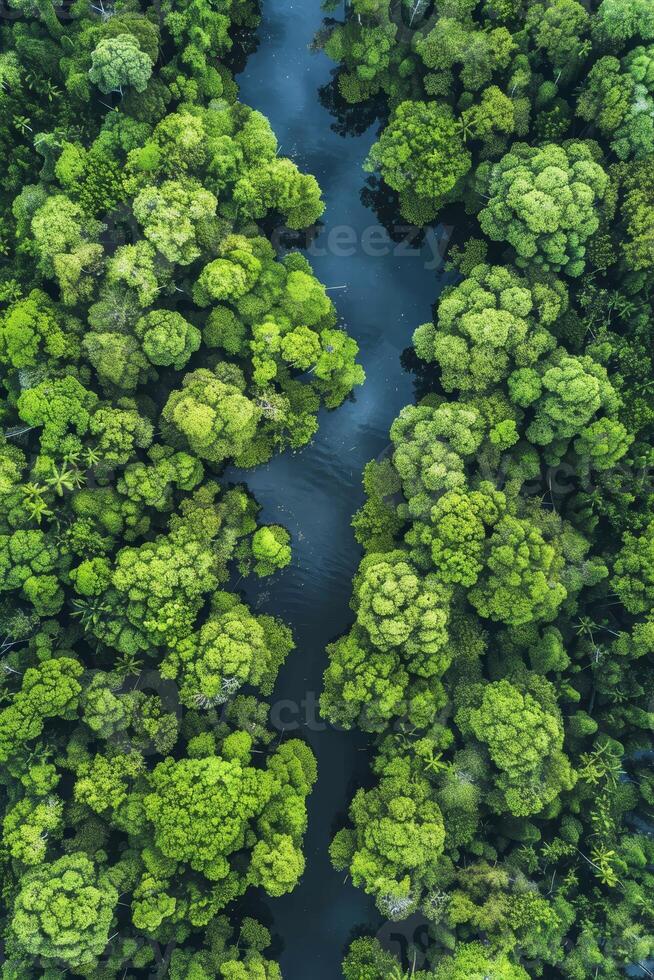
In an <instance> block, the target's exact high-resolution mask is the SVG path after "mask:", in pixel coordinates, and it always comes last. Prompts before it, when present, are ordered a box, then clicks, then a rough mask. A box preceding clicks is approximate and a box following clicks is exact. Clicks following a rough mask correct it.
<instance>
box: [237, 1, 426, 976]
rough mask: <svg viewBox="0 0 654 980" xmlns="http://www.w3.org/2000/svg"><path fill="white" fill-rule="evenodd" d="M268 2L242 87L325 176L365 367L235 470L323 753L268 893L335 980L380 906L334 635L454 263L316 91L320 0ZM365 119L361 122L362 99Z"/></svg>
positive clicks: (294, 676)
mask: <svg viewBox="0 0 654 980" xmlns="http://www.w3.org/2000/svg"><path fill="white" fill-rule="evenodd" d="M263 8H264V9H263V22H262V24H261V27H260V29H259V36H260V44H259V47H258V49H257V51H256V52H255V53H254V54H252V55H251V56H250V57H249V59H248V62H247V66H246V68H245V70H244V72H243V73H242V74H241V75H240V76H239V78H238V82H239V84H240V88H241V99H242V101H243V102H245V103H247V104H248V105H251V106H253V107H254V108H256V109H259V110H261V112H263V113H264V114H265V115H266V116H268V118H269V119H270V121H271V124H272V127H273V129H274V130H275V133H276V134H277V138H278V140H279V142H280V144H281V152H282V153H283V154H284V155H288V156H291V157H292V158H293V159H294V160H295V161H296V162H297V164H298V166H299V167H300V168H301V170H303V171H305V172H309V173H313V174H315V176H316V177H317V178H318V181H319V182H320V185H321V187H322V190H323V195H324V199H325V202H326V205H327V208H326V211H325V214H324V215H323V222H324V227H323V228H322V230H321V232H320V234H319V235H318V237H317V238H316V239H315V241H314V242H313V244H312V246H311V248H310V249H309V253H308V254H309V258H310V260H311V262H312V265H313V267H314V269H315V272H316V274H317V275H318V277H319V278H320V279H321V280H322V281H323V282H324V283H325V284H326V286H327V287H328V288H329V289H330V296H331V297H332V299H333V300H334V303H335V304H336V307H337V309H338V312H339V315H340V317H341V320H342V322H343V323H344V324H345V325H346V326H347V329H348V331H349V333H350V334H351V335H352V336H354V337H355V338H356V340H357V341H358V343H359V345H360V348H361V354H360V360H361V362H362V363H363V365H364V368H365V371H366V375H367V380H366V383H365V385H364V386H363V387H362V388H359V389H358V390H357V392H356V395H355V398H354V399H353V400H352V401H349V402H346V403H345V404H344V405H343V406H341V407H340V408H339V409H337V410H336V411H333V412H323V413H322V415H321V418H320V430H319V432H318V434H317V435H316V437H315V439H314V441H313V442H312V443H311V445H309V446H307V447H306V448H305V449H304V450H302V451H300V452H297V453H285V454H284V455H281V456H278V457H276V458H275V459H274V460H272V461H271V462H270V463H269V464H268V465H267V466H262V467H259V468H258V469H256V470H254V471H247V472H241V471H238V470H234V469H232V470H230V471H228V473H227V474H226V475H227V477H228V478H230V479H232V480H239V481H240V480H243V482H245V483H247V485H248V486H249V487H250V489H251V490H252V491H253V493H254V494H255V496H256V498H257V500H258V501H259V502H260V503H261V504H262V507H263V510H262V515H261V519H262V520H264V521H267V522H279V523H283V524H284V525H285V526H286V527H287V528H288V530H289V531H290V533H291V535H292V538H293V562H292V564H291V566H289V568H287V569H286V570H285V571H284V572H282V573H281V574H278V575H276V576H275V577H274V578H273V580H272V581H271V582H266V581H265V580H264V582H263V583H262V584H261V585H260V586H259V588H257V584H256V583H254V584H252V585H251V586H249V587H248V589H247V590H246V591H247V595H248V599H249V601H250V603H251V604H252V606H253V607H254V608H256V609H257V610H258V611H260V612H270V613H275V614H277V615H280V616H282V617H283V618H284V619H285V620H286V622H288V623H290V624H291V626H292V627H293V630H294V633H295V636H296V641H297V649H296V651H295V652H294V653H293V654H292V656H291V657H290V658H289V660H288V662H287V663H286V665H285V666H284V668H283V669H282V671H281V673H280V676H279V680H278V682H277V687H276V692H275V696H274V697H273V699H272V704H273V707H272V718H273V722H274V724H275V725H276V726H277V727H278V728H279V729H280V730H281V729H284V735H283V737H289V735H292V734H293V733H294V732H296V733H301V734H302V735H304V736H305V737H306V738H307V740H308V741H309V743H310V744H311V746H312V748H313V750H314V751H315V753H316V756H317V759H318V769H319V779H318V783H317V786H316V788H315V790H314V792H313V794H312V796H311V799H310V802H309V830H308V833H307V837H306V848H305V849H306V856H307V867H306V871H305V874H304V876H303V878H302V881H301V883H300V885H299V886H298V887H297V889H296V890H295V891H294V892H293V893H292V894H291V895H288V896H285V897H283V898H281V899H275V900H274V901H273V902H271V903H270V910H271V912H272V915H273V930H274V932H275V933H276V934H278V935H279V936H280V937H281V939H282V942H283V949H282V951H281V956H280V961H281V967H282V972H283V975H284V978H285V980H309V978H310V980H337V978H338V977H339V976H340V975H341V973H340V962H341V959H342V955H343V950H344V947H345V946H346V945H347V943H348V941H349V940H350V938H351V936H352V932H353V929H355V928H356V927H357V926H359V927H360V926H364V925H366V924H370V923H375V922H377V921H378V916H377V914H376V912H375V909H374V905H373V903H372V902H371V901H370V900H369V899H368V897H367V896H366V895H365V894H364V893H363V892H362V891H360V890H359V889H355V888H353V887H352V885H351V883H349V882H344V875H343V874H342V873H337V872H335V871H334V870H333V869H332V867H331V865H330V862H329V856H328V853H327V848H328V845H329V841H330V839H331V836H332V833H333V828H334V825H335V823H336V821H337V820H338V819H339V818H342V815H343V814H344V812H345V811H346V809H347V803H348V800H349V799H350V797H351V795H352V792H353V789H354V787H355V786H356V784H357V782H360V781H362V780H364V779H365V778H366V775H367V771H368V759H367V754H366V750H365V746H366V742H365V740H364V739H363V738H362V737H361V735H360V734H357V733H352V732H338V731H334V730H333V729H332V728H329V727H326V726H325V725H324V724H323V723H322V722H321V721H320V719H319V716H318V712H317V700H318V698H319V695H320V690H321V683H322V674H323V671H324V668H325V646H326V644H327V643H328V642H330V640H333V639H334V638H336V637H337V636H338V635H339V634H340V633H342V632H343V631H344V630H345V629H347V627H348V626H349V625H350V623H351V622H352V618H353V617H352V612H351V610H350V608H349V599H350V589H351V580H352V575H353V574H354V572H355V570H356V566H357V564H358V561H359V557H360V550H359V548H358V546H357V545H356V542H355V541H354V538H353V535H352V530H351V527H350V520H351V517H352V514H353V512H354V511H355V510H356V509H357V508H358V507H359V506H360V504H361V503H362V500H363V491H362V487H361V473H362V470H363V467H364V465H365V463H366V462H367V461H368V460H370V459H372V458H374V457H376V456H378V455H379V454H381V453H383V452H384V450H385V448H386V446H387V444H388V429H389V426H390V424H391V422H392V420H393V418H394V417H395V415H396V414H397V413H398V411H399V410H400V408H401V407H402V406H403V405H405V404H407V403H408V402H410V401H411V400H412V395H413V379H412V376H411V374H409V373H408V372H406V371H405V370H404V369H403V367H402V365H401V363H400V355H401V353H402V351H403V350H404V349H405V348H406V347H407V346H408V345H409V344H410V340H411V334H412V331H413V329H414V327H415V326H417V325H418V324H419V323H422V322H424V321H425V320H427V319H428V318H429V317H430V314H431V307H432V304H433V303H434V300H435V299H436V296H437V294H438V291H439V285H440V282H441V281H442V274H439V272H438V271H436V270H437V266H438V262H437V245H438V236H437V234H436V233H435V232H430V234H429V235H428V236H427V237H426V238H425V240H424V241H423V243H422V247H421V248H416V247H415V246H412V245H411V244H410V243H409V242H408V241H407V240H406V236H405V240H404V241H403V242H402V241H401V242H399V243H398V242H394V241H393V240H391V238H390V237H389V236H388V235H387V234H386V233H384V232H382V230H381V228H380V226H379V219H378V218H377V216H376V215H375V213H374V212H373V211H372V210H370V209H368V208H367V207H366V206H365V205H364V204H363V203H362V200H361V189H362V187H363V185H364V176H365V175H364V174H363V173H362V169H361V168H362V163H363V161H364V159H365V157H366V155H367V152H368V150H369V147H370V145H371V144H372V142H373V141H374V140H375V138H376V133H377V126H376V125H370V126H368V128H367V129H365V131H364V132H362V133H360V135H340V134H339V132H337V131H336V129H335V128H333V124H334V122H335V120H334V117H333V116H332V115H331V114H330V112H329V111H328V109H327V108H325V107H324V106H323V105H321V102H320V100H319V90H320V88H321V87H323V86H325V85H326V84H328V83H329V81H330V75H331V70H332V67H333V66H332V65H331V63H330V61H329V59H328V58H327V57H326V56H325V55H324V54H315V53H312V52H311V51H310V49H309V46H310V43H311V40H312V38H313V36H314V35H315V33H316V31H317V30H318V29H319V28H320V26H321V23H322V16H323V14H322V11H321V7H320V0H301V2H300V0H264V3H263ZM355 123H356V125H355V127H354V128H356V129H358V130H359V131H360V130H361V129H363V119H362V116H361V114H358V118H356V117H355ZM339 128H340V129H341V130H342V128H343V127H339ZM398 220H399V219H398Z"/></svg>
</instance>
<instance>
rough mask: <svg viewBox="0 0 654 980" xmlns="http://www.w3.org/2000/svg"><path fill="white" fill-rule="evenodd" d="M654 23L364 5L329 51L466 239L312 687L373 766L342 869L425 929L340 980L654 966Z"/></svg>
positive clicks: (408, 197)
mask: <svg viewBox="0 0 654 980" xmlns="http://www.w3.org/2000/svg"><path fill="white" fill-rule="evenodd" d="M653 15H654V8H652V6H651V4H647V3H640V2H639V0H601V2H598V3H593V4H590V5H588V4H581V3H578V2H576V0H551V2H546V3H545V2H543V3H535V4H533V3H532V4H530V3H526V2H522V0H517V2H511V3H504V2H499V0H498V2H495V0H490V2H488V3H475V2H474V0H470V2H468V0H460V2H449V0H436V2H435V3H434V4H429V5H427V4H421V3H416V4H413V3H412V4H404V5H397V4H393V3H390V2H388V0H380V2H376V3H370V2H368V0H353V2H352V3H351V4H350V5H348V10H347V12H346V17H345V20H344V22H342V23H341V22H339V21H337V20H333V21H331V22H330V23H329V24H328V25H327V26H326V28H325V31H324V33H323V34H322V35H321V36H320V37H319V39H318V42H319V43H320V44H322V46H323V47H324V48H325V50H326V51H327V53H328V54H329V55H330V56H331V57H332V58H333V59H334V60H336V61H338V62H339V67H338V71H337V75H336V80H335V87H337V88H338V90H339V93H340V96H341V97H342V98H343V99H344V100H345V101H346V102H348V103H359V102H365V101H366V100H370V110H371V111H372V110H373V109H374V110H376V109H378V108H379V106H380V105H382V106H384V109H385V108H387V109H388V112H387V113H386V112H385V111H383V112H382V127H381V134H380V136H379V138H378V141H377V143H375V145H374V146H373V148H372V151H371V153H370V157H369V160H368V164H367V166H368V167H370V168H372V169H374V170H376V171H378V173H379V175H380V178H381V181H382V182H383V183H382V186H385V188H386V190H387V192H388V193H387V195H386V197H385V205H387V204H388V202H393V201H395V203H396V205H397V207H398V208H399V209H400V211H401V214H402V215H403V217H404V218H406V219H408V220H409V221H412V222H414V223H415V224H417V225H423V224H426V223H428V222H430V221H431V220H432V219H434V218H437V217H442V218H443V220H444V221H445V223H447V224H449V225H452V226H453V227H454V232H453V242H452V247H451V249H450V253H449V264H448V269H449V271H450V272H451V273H452V276H451V278H450V279H448V280H447V283H448V284H447V285H446V287H445V288H444V289H443V291H442V293H441V295H440V297H439V298H438V302H437V303H436V306H435V310H434V317H433V321H432V322H429V323H425V324H422V325H421V326H419V327H418V328H417V330H416V331H415V334H414V338H413V346H414V352H415V357H416V358H417V361H418V362H420V361H421V362H423V365H424V367H423V370H421V372H420V376H419V383H418V385H417V391H418V395H417V404H416V405H411V406H407V407H406V408H404V409H403V410H402V411H401V412H400V414H399V416H398V417H397V418H396V420H395V422H394V423H393V425H392V427H391V440H392V451H391V452H390V454H389V455H388V456H387V457H385V458H384V459H383V460H382V461H377V462H374V463H370V464H369V465H368V467H366V471H365V474H364V488H365V491H366V502H365V504H364V506H363V508H362V509H361V510H360V511H359V513H358V514H357V515H355V517H354V520H353V525H354V529H355V534H356V536H357V540H358V541H359V542H360V543H361V545H362V546H363V548H364V557H363V560H362V562H361V565H360V568H359V571H358V573H357V575H356V576H355V579H354V585H353V597H352V606H353V609H354V611H355V614H356V623H355V625H354V627H353V628H352V629H351V630H350V631H349V632H348V633H346V634H345V635H344V636H343V637H341V638H339V639H337V640H336V641H335V642H333V643H332V644H331V645H330V646H329V647H328V654H329V665H328V667H327V670H326V672H325V687H324V692H323V695H322V708H323V711H324V713H325V714H326V715H327V716H328V717H330V718H331V719H332V720H334V721H335V722H337V723H339V724H341V725H345V726H346V727H351V726H354V725H356V726H358V727H359V728H361V729H362V730H364V731H366V732H369V733H370V734H371V738H372V748H373V750H374V755H373V761H372V773H371V776H370V778H369V780H368V781H367V782H366V784H365V788H362V789H359V790H358V791H356V793H355V795H354V798H353V801H352V804H351V807H350V812H349V816H348V819H347V820H346V821H344V825H343V824H342V825H341V829H339V830H337V832H336V835H335V837H334V839H333V843H332V849H331V856H332V861H333V863H334V865H335V867H336V868H337V869H348V870H349V873H350V874H351V875H352V879H353V881H354V883H355V884H358V885H359V886H360V887H362V888H364V889H365V890H366V891H367V892H369V893H370V894H372V895H374V896H375V899H376V902H377V906H378V908H379V910H380V912H381V913H382V915H383V916H384V917H385V918H386V919H390V920H391V921H394V920H398V919H407V926H406V929H407V931H406V934H407V935H408V936H409V937H410V936H411V932H412V930H413V928H414V924H415V922H416V921H417V922H419V923H421V924H422V925H421V930H420V939H419V940H418V939H417V938H415V937H417V935H418V930H417V929H416V931H415V932H414V933H413V935H414V938H415V945H412V942H411V939H410V938H409V942H408V947H407V948H406V949H403V950H402V956H401V959H402V962H401V963H398V960H397V959H396V956H395V955H394V954H391V953H390V952H388V951H387V949H386V948H385V947H384V945H383V944H382V943H380V942H378V941H377V940H376V939H373V938H371V937H367V936H364V937H361V938H357V939H355V940H354V942H353V943H352V945H351V946H350V949H349V951H348V952H347V955H346V957H345V960H344V963H343V972H344V975H345V977H346V978H347V980H378V978H379V980H381V978H386V977H391V976H398V977H399V976H407V977H408V976H415V977H420V978H424V980H432V978H434V980H436V978H437V980H444V978H457V980H458V978H461V980H464V978H465V980H469V978H479V980H482V978H487V977H494V978H495V977H497V978H500V977H501V978H503V980H504V978H506V980H509V978H510V980H517V978H519V977H520V978H526V977H527V976H534V977H540V976H543V977H548V978H550V977H551V978H560V980H586V978H589V977H597V978H604V980H618V978H619V977H621V976H623V975H624V974H625V968H626V967H627V966H631V967H632V972H634V973H635V972H639V970H640V971H642V972H643V974H645V973H647V971H648V968H649V963H650V961H651V958H652V956H653V955H654V929H653V926H652V921H651V917H650V916H649V915H648V914H647V913H646V912H645V913H644V914H643V909H644V908H646V907H648V905H649V904H650V900H651V896H652V886H653V879H652V874H651V865H649V863H648V862H649V861H650V860H651V854H652V842H651V835H650V828H651V822H652V804H653V801H654V797H653V795H652V791H651V785H652V775H651V729H652V703H651V694H650V688H651V682H652V670H653V661H652V655H653V652H654V643H653V639H652V602H653V600H654V589H653V584H652V583H653V582H654V579H653V577H652V568H653V567H654V565H653V562H652V559H653V556H654V552H653V550H652V541H653V527H654V524H653V522H652V505H651V499H652V497H651V487H650V481H649V476H648V474H649V469H650V461H651V442H652V437H653V435H654V428H653V422H654V413H653V410H652V398H651V373H652V358H651V347H652V324H653V323H654V314H653V310H652V301H651V292H652V290H651V286H652V284H651V271H652V268H653V266H652V228H653V227H654V221H653V218H654V192H653V184H652V177H651V174H652V169H653V167H654V156H653V154H654V144H653V142H652V118H653V111H652V98H653V95H652V88H653V82H652V79H653V77H654V76H653V75H652V63H653V62H652V40H653V38H654V16H653ZM334 104H335V106H336V109H337V110H338V108H339V101H338V99H335V100H334ZM343 119H344V125H345V126H347V119H348V115H347V114H345V113H344V114H343ZM428 119H429V120H431V123H430V124H429V125H428V126H427V130H426V131H425V132H423V130H422V129H421V128H420V127H421V124H423V123H424V124H425V125H426V121H427V120H428ZM443 134H446V135H445V137H444V139H443V140H442V141H441V142H439V140H440V138H441V136H442V135H443ZM453 204H455V205H457V208H456V210H454V209H453V207H452V205H453ZM464 209H465V212H466V213H465V215H464V213H463V210H464ZM466 215H467V216H466ZM407 363H416V361H415V360H413V359H412V358H409V359H408V360H407ZM425 600H426V603H425ZM423 603H425V608H428V610H429V612H428V613H425V612H424V611H423ZM436 614H439V615H440V629H439V633H438V651H436V649H435V648H434V647H432V648H431V649H430V651H429V653H428V654H427V655H423V656H422V657H416V649H415V644H416V643H417V642H419V639H418V638H419V636H420V630H421V627H422V626H424V625H426V624H428V623H429V618H428V617H434V616H435V615H436ZM414 619H415V620H416V622H417V624H418V625H417V626H412V623H413V621H414ZM441 821H442V828H443V833H442V835H440V834H439V840H438V841H436V840H434V841H433V842H432V844H431V846H430V848H429V852H428V853H427V854H426V853H424V852H423V851H422V850H421V846H420V842H421V840H422V833H424V832H426V825H432V824H435V823H439V824H440V822H441ZM414 915H417V916H418V918H417V919H414V918H413V916H414ZM398 931H402V927H401V928H400V930H398ZM382 933H383V930H382V932H380V934H379V935H380V936H381V935H382ZM404 934H405V933H404V932H402V935H404ZM395 952H396V948H395V949H394V953H395ZM418 956H419V957H420V961H419V965H418V966H416V958H417V957H418ZM420 964H422V965H420ZM403 971H404V972H403Z"/></svg>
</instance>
